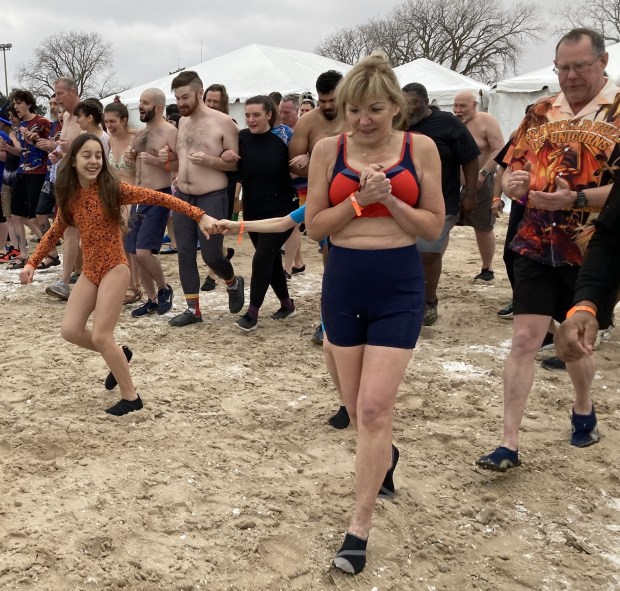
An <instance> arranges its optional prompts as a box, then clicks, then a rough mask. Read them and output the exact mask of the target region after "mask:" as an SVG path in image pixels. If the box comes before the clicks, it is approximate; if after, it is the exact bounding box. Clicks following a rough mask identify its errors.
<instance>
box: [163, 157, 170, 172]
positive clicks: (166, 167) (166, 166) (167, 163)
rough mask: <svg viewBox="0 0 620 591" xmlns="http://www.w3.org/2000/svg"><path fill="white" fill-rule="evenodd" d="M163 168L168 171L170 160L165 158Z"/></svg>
mask: <svg viewBox="0 0 620 591" xmlns="http://www.w3.org/2000/svg"><path fill="white" fill-rule="evenodd" d="M164 168H165V169H166V170H167V171H168V172H170V160H166V164H164Z"/></svg>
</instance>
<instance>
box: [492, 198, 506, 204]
mask: <svg viewBox="0 0 620 591" xmlns="http://www.w3.org/2000/svg"><path fill="white" fill-rule="evenodd" d="M496 201H503V200H502V198H501V197H493V201H492V203H495V202H496Z"/></svg>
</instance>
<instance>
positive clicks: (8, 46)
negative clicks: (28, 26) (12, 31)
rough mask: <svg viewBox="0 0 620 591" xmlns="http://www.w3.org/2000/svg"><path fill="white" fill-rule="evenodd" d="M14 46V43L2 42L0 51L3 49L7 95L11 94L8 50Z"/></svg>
mask: <svg viewBox="0 0 620 591" xmlns="http://www.w3.org/2000/svg"><path fill="white" fill-rule="evenodd" d="M11 47H13V44H12V43H0V51H2V55H3V56H4V87H5V89H6V96H7V97H8V96H9V79H8V78H7V75H6V52H7V51H9V50H10V49H11Z"/></svg>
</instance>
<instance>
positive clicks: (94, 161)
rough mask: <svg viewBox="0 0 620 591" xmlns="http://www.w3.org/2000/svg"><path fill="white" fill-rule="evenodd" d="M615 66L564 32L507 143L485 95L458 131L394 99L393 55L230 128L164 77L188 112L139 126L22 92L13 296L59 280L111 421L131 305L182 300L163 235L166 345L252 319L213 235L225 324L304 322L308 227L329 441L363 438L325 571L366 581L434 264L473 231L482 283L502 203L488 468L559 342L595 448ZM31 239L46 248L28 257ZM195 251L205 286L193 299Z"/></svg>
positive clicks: (490, 275) (170, 108) (129, 404)
mask: <svg viewBox="0 0 620 591" xmlns="http://www.w3.org/2000/svg"><path fill="white" fill-rule="evenodd" d="M607 59H608V56H607V53H606V52H605V45H604V42H603V39H602V37H601V36H600V35H599V34H598V33H596V32H594V31H592V30H590V29H574V30H572V31H570V32H569V33H567V34H566V35H564V36H563V37H562V38H561V39H560V40H559V42H558V44H557V47H556V58H555V71H556V73H557V75H558V80H559V85H560V88H561V92H560V93H558V94H556V95H554V96H550V97H545V98H542V99H540V100H538V101H537V102H536V103H535V104H534V105H531V106H530V107H529V108H528V110H527V112H526V115H525V118H524V119H523V122H522V123H521V125H520V126H519V128H518V129H517V130H515V131H514V133H513V134H511V137H510V138H509V139H508V141H507V142H505V141H504V138H503V137H502V133H501V130H500V126H499V123H498V121H497V120H496V119H495V118H494V117H493V116H491V115H490V114H488V113H484V112H481V111H480V110H479V97H478V96H477V95H476V94H475V93H473V92H469V91H464V92H461V93H459V94H457V95H456V97H455V99H454V110H453V111H454V114H450V113H445V112H442V111H440V110H439V109H437V107H435V106H433V105H432V104H430V103H429V96H428V92H427V89H426V88H425V87H424V86H423V85H422V84H421V83H420V82H418V81H412V82H411V83H409V84H407V85H406V86H404V87H403V88H401V87H400V85H399V83H398V80H397V78H396V76H395V74H394V71H393V70H392V68H391V67H390V64H389V63H388V61H387V59H386V58H385V57H384V56H383V55H382V54H380V53H373V54H372V55H370V56H368V57H366V58H363V59H362V60H361V61H360V62H359V63H358V64H357V65H355V66H354V67H353V68H352V69H351V70H350V71H349V72H348V73H347V75H346V76H344V77H343V76H342V75H341V74H340V73H338V72H335V71H331V70H330V71H328V72H325V73H324V74H321V76H319V78H318V80H317V84H316V91H317V96H318V103H317V104H315V102H314V100H313V98H312V97H309V96H300V95H295V94H287V95H284V96H282V95H280V93H277V92H274V93H272V94H271V95H269V96H267V95H258V96H255V97H252V98H250V99H248V100H247V101H246V103H245V128H244V129H241V130H240V129H239V126H238V125H237V122H235V121H234V120H233V119H231V117H230V116H229V115H228V96H227V93H226V88H225V87H224V86H223V85H221V84H212V85H211V86H209V87H207V88H206V89H205V88H204V84H203V81H202V80H201V79H200V77H199V76H198V74H197V73H196V72H192V71H183V72H181V73H179V74H178V75H177V76H176V77H175V78H174V79H173V81H172V86H171V91H172V92H173V93H174V96H175V98H176V105H166V96H165V94H164V92H162V91H161V90H160V89H157V88H151V89H148V90H145V91H144V92H143V93H142V95H141V97H140V105H139V115H140V121H141V122H142V123H143V124H144V126H143V127H142V128H140V129H139V130H136V129H131V127H130V126H129V113H128V111H127V108H126V107H125V105H123V104H122V103H121V102H120V100H115V101H114V102H111V103H110V104H108V105H107V106H106V107H105V108H103V106H102V105H101V103H100V102H99V101H98V100H96V99H89V98H87V99H81V98H80V97H79V96H78V92H77V85H76V83H75V81H74V80H72V79H70V78H59V79H58V80H57V81H56V83H55V93H54V95H53V96H52V98H51V99H50V104H49V118H46V117H43V116H41V115H39V114H37V109H36V107H37V105H36V100H35V97H34V96H33V95H32V93H30V92H29V91H27V90H16V91H14V92H13V93H12V95H11V97H10V102H9V105H8V107H7V108H6V109H5V110H4V111H2V112H1V113H0V169H1V168H3V169H4V173H3V174H1V178H2V179H3V184H2V211H1V212H0V243H2V244H3V245H6V247H5V253H4V254H3V256H2V257H1V259H0V260H1V261H2V262H3V263H6V264H7V267H8V268H10V269H15V270H19V271H20V279H21V281H22V283H29V282H31V281H32V279H33V275H34V273H35V272H36V270H37V269H47V268H50V267H52V266H59V265H61V264H62V270H61V277H60V279H59V280H58V281H57V282H55V283H54V284H51V285H49V286H47V288H46V292H47V293H48V294H49V295H50V296H53V297H56V298H60V299H62V300H66V301H67V304H66V309H65V314H64V317H63V320H62V325H61V334H62V336H63V338H65V339H66V340H67V341H69V342H71V343H74V344H76V345H78V346H81V347H84V348H87V349H90V350H92V351H95V352H99V353H100V354H101V355H102V357H103V359H104V360H105V362H106V364H107V366H108V368H109V374H108V376H107V378H106V380H105V387H106V388H108V389H110V390H111V389H113V388H115V387H116V386H117V385H118V387H119V391H120V400H119V402H117V403H116V404H115V405H113V406H112V407H110V408H108V409H107V412H108V413H109V414H112V415H115V416H122V415H124V414H127V413H130V412H133V411H138V410H140V409H141V408H142V407H143V402H142V399H141V398H140V396H139V395H138V393H137V390H136V387H135V385H134V383H133V381H132V379H131V375H130V372H129V362H130V360H131V359H132V357H133V352H132V351H131V350H130V349H129V348H128V347H127V346H119V344H117V343H116V342H115V340H114V329H115V326H116V324H117V322H118V319H119V316H120V313H121V310H122V307H123V305H124V304H127V303H140V305H139V306H137V307H136V308H135V309H133V311H132V314H131V316H132V317H133V318H134V319H139V318H141V317H143V316H146V315H150V314H155V313H157V314H159V315H163V314H165V313H167V312H168V311H169V310H170V309H171V308H172V305H173V297H174V290H173V287H172V283H174V282H173V281H172V280H170V279H168V278H166V277H165V276H164V273H163V270H162V266H161V264H160V261H159V259H158V257H157V256H156V255H157V253H159V252H160V249H161V246H162V240H163V238H164V234H165V233H166V231H167V232H168V235H169V238H170V247H169V252H173V253H177V255H178V274H179V282H180V286H181V289H182V291H183V297H184V300H185V305H186V309H185V311H184V312H182V313H181V314H179V315H176V316H173V317H172V318H171V319H170V321H169V323H170V325H171V326H173V327H177V328H180V327H185V326H188V325H190V324H194V323H200V322H202V320H203V318H202V314H203V312H202V311H201V308H200V292H201V291H208V290H210V289H213V288H214V287H215V282H216V278H219V279H220V280H221V281H222V282H223V283H224V284H225V286H226V290H227V293H228V303H229V310H230V313H231V314H238V313H240V312H241V311H242V310H243V309H244V306H245V290H244V287H245V279H244V277H242V276H240V275H238V274H237V273H235V269H234V267H233V264H232V263H231V259H232V257H233V255H234V250H233V249H231V248H226V247H225V246H224V243H223V239H224V236H225V235H231V234H232V235H237V234H238V235H239V236H241V235H242V234H243V232H245V231H247V232H248V233H249V236H250V239H251V242H252V245H253V246H254V249H255V252H254V255H253V259H252V269H251V278H250V287H249V305H248V306H247V308H246V309H245V311H244V312H243V314H242V315H241V316H240V317H238V318H237V319H236V320H235V321H234V325H235V327H236V328H238V329H240V330H242V331H245V332H250V331H254V330H256V329H257V327H258V320H259V312H260V309H261V307H262V305H263V302H264V299H265V296H266V294H267V292H268V289H269V287H270V286H271V288H272V290H273V292H274V293H275V295H276V297H277V298H278V300H279V302H280V307H279V309H278V310H276V311H275V312H273V313H272V314H271V318H273V319H275V320H279V321H285V320H286V319H288V318H291V317H293V316H294V315H295V314H296V313H297V307H296V304H295V302H294V301H293V300H292V299H291V297H290V293H289V288H288V281H289V280H290V279H291V277H292V275H293V274H296V273H303V272H304V271H305V265H304V262H303V253H302V252H301V243H302V241H301V232H300V225H301V224H305V231H306V232H307V235H308V237H309V238H310V239H313V240H315V241H317V242H318V243H319V244H320V246H321V249H322V252H323V257H324V259H323V260H324V275H323V284H322V293H321V315H322V318H321V322H320V326H319V328H318V329H317V333H316V334H315V335H314V336H313V340H314V341H315V342H318V343H320V344H322V345H323V351H324V358H325V364H326V367H327V369H328V371H329V374H330V376H331V378H332V380H333V382H334V385H335V386H336V389H337V390H338V393H339V395H340V400H341V402H340V408H339V410H338V412H337V413H336V414H335V415H334V416H333V417H331V418H330V419H329V422H330V424H331V425H332V426H334V427H336V428H346V427H347V426H348V425H349V424H352V425H353V427H354V428H355V432H356V459H355V478H356V484H355V503H354V507H353V513H352V516H351V520H350V523H349V527H348V528H347V531H346V534H345V538H344V541H343V543H342V546H341V547H340V549H339V550H338V551H337V553H336V555H335V557H334V559H333V564H334V566H335V567H336V568H338V569H340V570H342V571H344V572H346V573H350V574H357V573H359V572H361V571H362V570H363V569H364V566H365V564H366V548H367V542H368V537H369V533H370V530H371V525H372V515H373V511H374V507H375V502H376V499H377V497H379V498H387V499H389V498H392V497H393V496H394V494H395V484H394V471H395V468H396V466H397V463H398V460H399V456H400V450H399V448H398V447H397V446H396V445H395V444H394V442H393V435H392V420H393V412H394V406H395V402H396V398H397V391H398V388H399V385H400V383H401V381H402V379H403V376H404V374H405V370H406V368H407V365H408V363H409V360H410V359H411V357H412V354H413V349H414V348H415V345H416V342H417V339H418V337H419V335H420V331H421V327H422V325H427V326H428V325H432V324H434V323H436V322H438V321H439V319H440V315H439V313H438V296H437V292H438V286H439V284H440V280H441V271H442V260H443V257H444V255H445V253H446V250H447V247H448V243H449V235H450V231H451V230H452V229H453V228H454V226H455V225H457V224H460V225H467V226H471V227H473V228H474V232H475V236H476V241H477V245H478V248H479V253H480V258H481V271H480V273H479V274H477V275H476V276H475V277H474V278H473V281H474V282H476V283H482V284H487V283H490V282H492V281H493V280H494V278H495V272H494V269H493V258H494V253H495V233H494V222H495V219H496V218H497V217H499V216H500V215H501V211H502V209H503V206H504V203H505V200H510V201H511V204H512V207H511V214H510V223H509V227H508V235H507V238H506V241H505V242H506V246H505V249H504V261H505V264H506V270H507V273H508V276H509V278H510V282H511V286H512V291H513V297H512V301H511V302H510V303H509V304H508V305H507V306H506V307H505V308H502V310H500V311H498V316H499V317H501V318H513V323H514V331H513V338H512V344H511V348H510V352H509V354H508V356H507V358H506V360H505V364H504V431H503V437H502V440H501V442H500V445H499V446H498V447H497V448H496V449H494V450H493V451H491V452H490V453H488V454H486V455H483V456H481V457H479V458H478V459H477V460H476V464H477V465H478V466H479V467H480V468H484V469H489V470H494V471H499V472H503V471H506V470H508V469H511V468H514V467H516V466H518V465H519V464H520V458H519V432H520V426H521V420H522V417H523V414H524V411H525V407H526V404H527V399H528V395H529V392H530V390H531V388H532V384H533V381H534V366H535V358H536V354H537V353H538V351H539V350H540V348H541V347H542V346H543V345H544V344H545V341H546V339H548V335H549V333H553V332H555V333H556V334H555V341H556V351H557V355H558V356H559V358H558V359H557V360H556V361H557V362H556V363H555V368H556V369H562V368H564V367H565V369H566V371H567V372H568V375H569V376H570V379H571V381H572V384H573V387H574V402H573V408H572V418H571V430H572V435H571V439H570V443H571V444H572V445H574V446H577V447H587V446H589V445H592V444H594V443H596V442H597V441H598V440H599V433H598V422H597V418H596V413H595V410H594V405H593V402H592V392H591V390H592V382H593V378H594V364H593V357H592V352H593V349H594V346H595V340H596V337H597V334H598V331H599V329H600V328H601V327H603V328H607V327H609V326H610V325H611V323H612V319H613V309H614V306H615V304H616V302H617V299H618V298H617V295H618V287H619V285H620V257H618V256H615V255H617V253H618V248H619V244H620V243H619V239H618V236H619V227H618V223H619V219H618V215H619V212H620V209H619V201H620V184H619V183H618V182H615V183H614V178H615V176H616V174H617V172H618V170H617V166H615V162H616V161H617V160H618V156H619V155H620V154H618V152H619V150H620V148H619V145H620V132H619V129H620V106H619V105H620V100H619V99H620V88H619V87H617V86H616V85H615V84H614V83H613V81H611V80H609V79H608V78H607V77H606V75H605V67H606V64H607ZM1 172H2V171H1V170H0V173H1ZM502 195H503V197H502ZM240 196H241V198H240ZM169 210H174V213H173V214H172V215H171V214H170V211H169ZM240 211H242V213H241V214H240ZM50 223H51V225H50ZM26 227H27V228H29V229H30V231H31V232H32V233H33V234H34V235H35V236H36V237H37V238H38V240H39V244H38V246H37V248H36V250H35V251H34V253H29V251H28V241H27V239H26ZM61 239H62V261H61V256H60V255H59V253H58V251H57V250H56V248H57V246H58V244H59V241H60V240H61ZM283 249H284V253H285V256H284V257H283V256H282V250H283ZM198 250H200V256H201V258H202V260H203V261H204V263H205V266H206V267H207V268H208V273H209V274H208V275H207V278H206V279H205V280H204V283H202V285H201V279H200V270H199V267H198V262H197V254H198ZM368 277H372V281H368V279H367V278H368ZM72 283H73V284H74V286H73V288H71V284H72ZM143 298H144V299H143ZM93 313H94V314H95V315H94V320H93V323H92V327H91V328H89V327H88V326H87V322H88V320H89V318H90V316H91V315H92V314H93ZM136 321H139V320H136ZM551 338H552V339H553V336H551Z"/></svg>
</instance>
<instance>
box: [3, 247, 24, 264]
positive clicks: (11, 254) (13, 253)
mask: <svg viewBox="0 0 620 591" xmlns="http://www.w3.org/2000/svg"><path fill="white" fill-rule="evenodd" d="M17 257H19V250H17V249H16V248H14V247H13V246H11V248H10V249H9V250H7V252H5V253H4V254H3V255H2V256H1V257H0V263H8V262H10V261H12V260H13V259H16V258H17Z"/></svg>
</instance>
